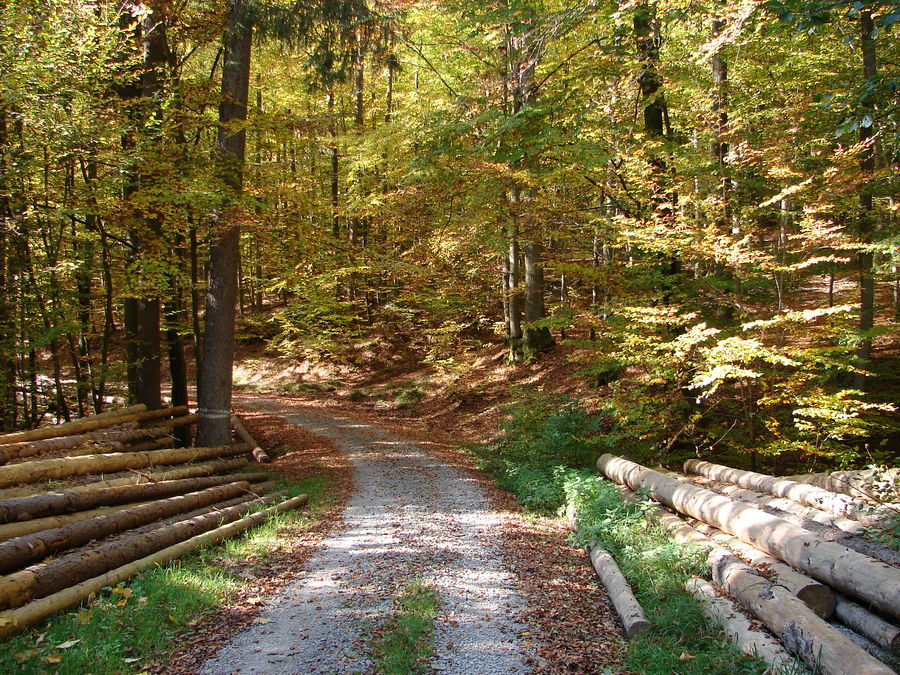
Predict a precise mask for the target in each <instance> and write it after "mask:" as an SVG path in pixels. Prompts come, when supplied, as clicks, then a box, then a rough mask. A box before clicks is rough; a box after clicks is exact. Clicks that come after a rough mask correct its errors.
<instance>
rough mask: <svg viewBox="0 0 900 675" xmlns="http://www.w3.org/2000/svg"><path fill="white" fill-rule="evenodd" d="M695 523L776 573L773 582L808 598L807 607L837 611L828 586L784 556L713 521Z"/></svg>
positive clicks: (821, 613)
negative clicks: (785, 560) (778, 556)
mask: <svg viewBox="0 0 900 675" xmlns="http://www.w3.org/2000/svg"><path fill="white" fill-rule="evenodd" d="M691 525H693V526H694V527H695V528H697V530H698V531H699V532H702V533H703V534H705V535H706V536H707V537H709V538H710V539H712V540H713V541H715V542H716V543H718V544H721V545H723V546H725V547H726V548H728V549H730V550H731V551H733V552H734V553H736V554H737V555H739V556H740V557H741V558H743V559H744V560H746V561H747V562H749V563H750V564H751V565H752V566H753V567H754V568H756V569H758V570H761V571H763V572H771V573H772V574H774V575H775V579H773V580H772V581H773V583H776V584H778V585H779V586H784V587H785V588H786V589H788V590H789V591H790V592H791V593H793V594H794V595H796V596H797V597H798V598H800V599H801V600H802V601H803V602H805V603H806V605H807V607H809V608H810V609H811V610H812V611H814V612H815V613H816V615H817V616H819V617H821V618H823V619H827V618H828V617H830V616H831V615H832V614H834V606H835V597H834V593H833V592H832V591H831V589H830V588H828V586H825V585H824V584H822V583H820V582H818V581H816V580H815V579H810V578H809V577H808V576H806V575H805V574H801V573H800V572H798V571H797V570H795V569H794V568H793V567H791V566H790V565H786V564H785V563H783V562H781V561H780V560H777V559H776V558H773V557H772V556H770V555H768V554H767V553H765V552H763V551H760V550H759V549H758V548H754V547H753V546H750V545H749V544H745V543H744V542H742V541H741V540H740V539H738V538H737V537H733V536H731V535H730V534H726V533H725V532H722V531H721V530H719V529H716V528H714V527H712V526H711V525H707V524H706V523H700V522H694V523H691Z"/></svg>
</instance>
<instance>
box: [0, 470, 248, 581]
mask: <svg viewBox="0 0 900 675" xmlns="http://www.w3.org/2000/svg"><path fill="white" fill-rule="evenodd" d="M249 490H250V484H249V483H247V482H246V481H243V482H236V483H228V484H226V485H218V486H216V487H211V488H206V489H205V490H200V491H198V492H192V493H190V494H186V495H178V496H177V497H169V498H167V499H161V500H157V501H153V502H150V503H149V504H142V505H140V506H133V507H131V508H130V509H124V510H122V511H116V512H115V513H110V514H106V515H102V516H97V517H96V518H91V519H90V520H81V521H78V522H76V523H70V524H69V525H63V526H62V527H56V528H53V529H50V530H42V531H41V532H35V533H34V534H29V535H26V536H24V537H16V538H14V539H9V540H7V541H4V542H2V543H0V573H2V574H5V573H7V572H11V571H13V570H16V569H19V568H20V567H24V566H25V565H29V564H31V563H34V562H38V561H40V560H43V559H44V558H45V557H47V556H48V555H51V554H53V553H56V552H57V551H62V550H64V549H67V548H74V547H76V546H81V545H82V544H86V543H87V542H89V541H91V540H92V539H99V538H100V537H106V536H109V535H111V534H115V533H116V532H122V531H123V530H129V529H131V528H133V527H140V526H141V525H146V524H147V523H151V522H153V521H154V520H160V519H161V518H167V517H169V516H173V515H175V514H177V513H185V512H186V511H191V510H193V509H196V508H200V507H202V506H208V505H209V504H215V503H216V502H221V501H224V500H226V499H231V498H232V497H236V496H238V495H240V494H245V493H247V492H248V491H249Z"/></svg>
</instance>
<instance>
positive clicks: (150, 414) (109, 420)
mask: <svg viewBox="0 0 900 675" xmlns="http://www.w3.org/2000/svg"><path fill="white" fill-rule="evenodd" d="M187 411H188V408H187V406H186V405H184V406H178V407H175V408H160V409H159V410H146V411H144V412H136V413H129V414H128V415H116V416H115V417H106V418H102V419H85V420H75V421H74V422H66V423H64V424H55V425H53V426H49V427H39V428H37V429H30V430H28V431H16V432H14V433H11V434H4V435H3V436H0V444H4V445H5V444H8V443H19V442H21V441H40V440H43V439H45V438H55V437H57V436H72V435H74V434H83V433H85V432H87V431H96V430H97V429H105V428H108V427H114V426H116V425H118V424H121V423H122V422H132V421H144V420H151V419H159V418H161V417H175V416H178V415H186V414H187Z"/></svg>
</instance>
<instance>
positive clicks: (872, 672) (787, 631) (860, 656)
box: [709, 548, 893, 675]
mask: <svg viewBox="0 0 900 675" xmlns="http://www.w3.org/2000/svg"><path fill="white" fill-rule="evenodd" d="M709 562H710V565H711V567H712V575H713V580H714V581H715V582H716V583H717V584H718V585H719V586H721V587H722V588H724V589H726V590H727V591H728V593H729V595H731V596H733V597H734V598H735V599H736V600H737V601H738V602H739V603H741V604H742V605H743V606H744V607H746V608H747V609H749V610H750V611H751V612H753V614H755V615H756V616H757V617H758V618H759V619H760V621H762V622H763V623H764V624H766V627H767V628H768V629H769V630H771V631H772V632H773V633H775V635H777V636H778V637H779V638H780V639H781V642H782V644H783V645H784V646H785V647H786V648H787V649H788V650H789V651H791V652H793V653H794V654H797V655H798V656H801V657H802V658H803V659H804V660H805V661H806V662H807V663H808V664H809V665H810V666H811V667H814V668H815V667H818V669H819V671H818V672H821V673H824V674H825V675H863V674H864V673H865V675H888V674H889V673H892V672H893V671H892V670H891V669H890V668H888V667H887V666H886V665H884V664H883V663H881V662H880V661H878V660H877V659H875V658H873V657H872V656H870V655H869V654H868V653H866V652H865V651H864V650H862V649H860V648H859V647H857V646H856V645H855V644H854V643H853V642H852V641H851V640H849V639H848V638H847V637H846V636H844V635H841V634H840V633H839V632H838V631H836V630H835V629H834V628H833V627H832V626H830V625H829V624H828V622H826V621H824V620H823V619H820V618H819V617H817V616H816V615H815V614H814V613H813V612H812V611H810V610H809V609H808V608H807V607H806V605H805V604H803V602H802V601H801V600H800V599H799V598H797V597H795V596H794V595H792V594H791V593H790V592H789V591H787V590H786V589H784V588H782V587H781V586H776V585H775V584H771V583H769V582H768V581H766V580H765V579H763V578H762V577H760V576H757V575H756V574H753V573H750V572H748V568H747V566H746V565H745V564H744V563H742V562H740V561H738V560H737V559H736V558H735V557H734V556H732V555H731V554H729V553H728V552H727V551H725V550H724V549H721V548H717V549H713V551H712V552H711V553H710V557H709Z"/></svg>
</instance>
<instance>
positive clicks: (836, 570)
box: [0, 454, 900, 617]
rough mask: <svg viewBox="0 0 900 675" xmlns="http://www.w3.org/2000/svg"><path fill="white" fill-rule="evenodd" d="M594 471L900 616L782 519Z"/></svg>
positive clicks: (840, 556)
mask: <svg viewBox="0 0 900 675" xmlns="http://www.w3.org/2000/svg"><path fill="white" fill-rule="evenodd" d="M0 468H2V467H0ZM597 468H598V469H600V471H601V472H602V473H603V474H604V475H606V476H608V477H609V478H610V479H612V480H615V481H617V482H620V483H625V484H626V485H628V487H630V488H631V489H633V490H637V489H641V488H646V489H648V490H650V492H651V496H653V498H654V499H657V500H658V501H661V502H662V503H664V504H666V505H667V506H670V507H672V508H674V509H677V510H678V511H680V512H681V513H685V514H687V515H689V516H691V517H693V518H697V519H698V520H702V521H703V522H705V523H709V524H710V525H712V526H713V527H717V528H719V529H720V530H723V531H724V532H727V533H729V534H733V535H734V536H736V537H738V538H739V539H741V540H742V541H744V542H746V543H748V544H751V545H752V546H755V547H756V548H758V549H761V550H763V551H765V552H766V553H769V554H771V555H773V556H775V557H777V558H780V559H781V560H784V561H785V562H787V563H789V564H791V565H793V566H794V567H796V568H797V569H799V570H802V571H804V572H806V573H807V574H809V575H810V576H811V577H813V578H815V579H818V580H819V581H822V582H824V583H827V584H828V585H830V586H832V587H834V588H836V589H839V590H841V591H844V592H845V593H848V594H850V595H853V596H855V597H859V598H863V599H865V600H868V601H869V602H870V603H872V605H873V606H875V607H878V608H880V609H881V611H883V612H885V613H887V614H890V615H891V616H895V617H896V616H898V615H900V572H898V571H897V570H896V569H894V568H892V567H890V566H888V565H885V564H883V563H879V562H876V561H874V560H872V559H871V558H869V557H868V556H865V555H862V554H860V553H857V552H856V551H852V550H850V549H848V548H846V547H845V546H841V545H840V544H836V543H834V542H830V541H823V540H821V539H820V538H818V537H816V536H815V535H813V534H810V533H809V532H806V531H804V530H802V529H801V528H799V527H795V526H794V525H791V524H790V523H788V522H787V521H784V520H782V519H781V518H776V517H775V516H772V515H769V514H768V513H764V512H762V511H760V510H758V509H754V508H753V507H751V506H746V505H744V504H740V503H738V502H735V501H732V500H731V499H728V498H727V497H724V496H722V495H719V494H717V493H715V492H712V491H711V490H707V489H705V488H701V487H697V486H695V485H691V484H688V483H686V482H684V481H679V480H673V479H671V478H669V477H667V476H664V475H663V474H661V473H659V472H657V471H653V470H652V469H647V468H645V467H642V466H640V465H639V464H635V463H634V462H629V461H627V460H624V459H621V458H619V457H615V456H614V455H609V454H604V455H602V456H601V457H600V459H599V460H597Z"/></svg>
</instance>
